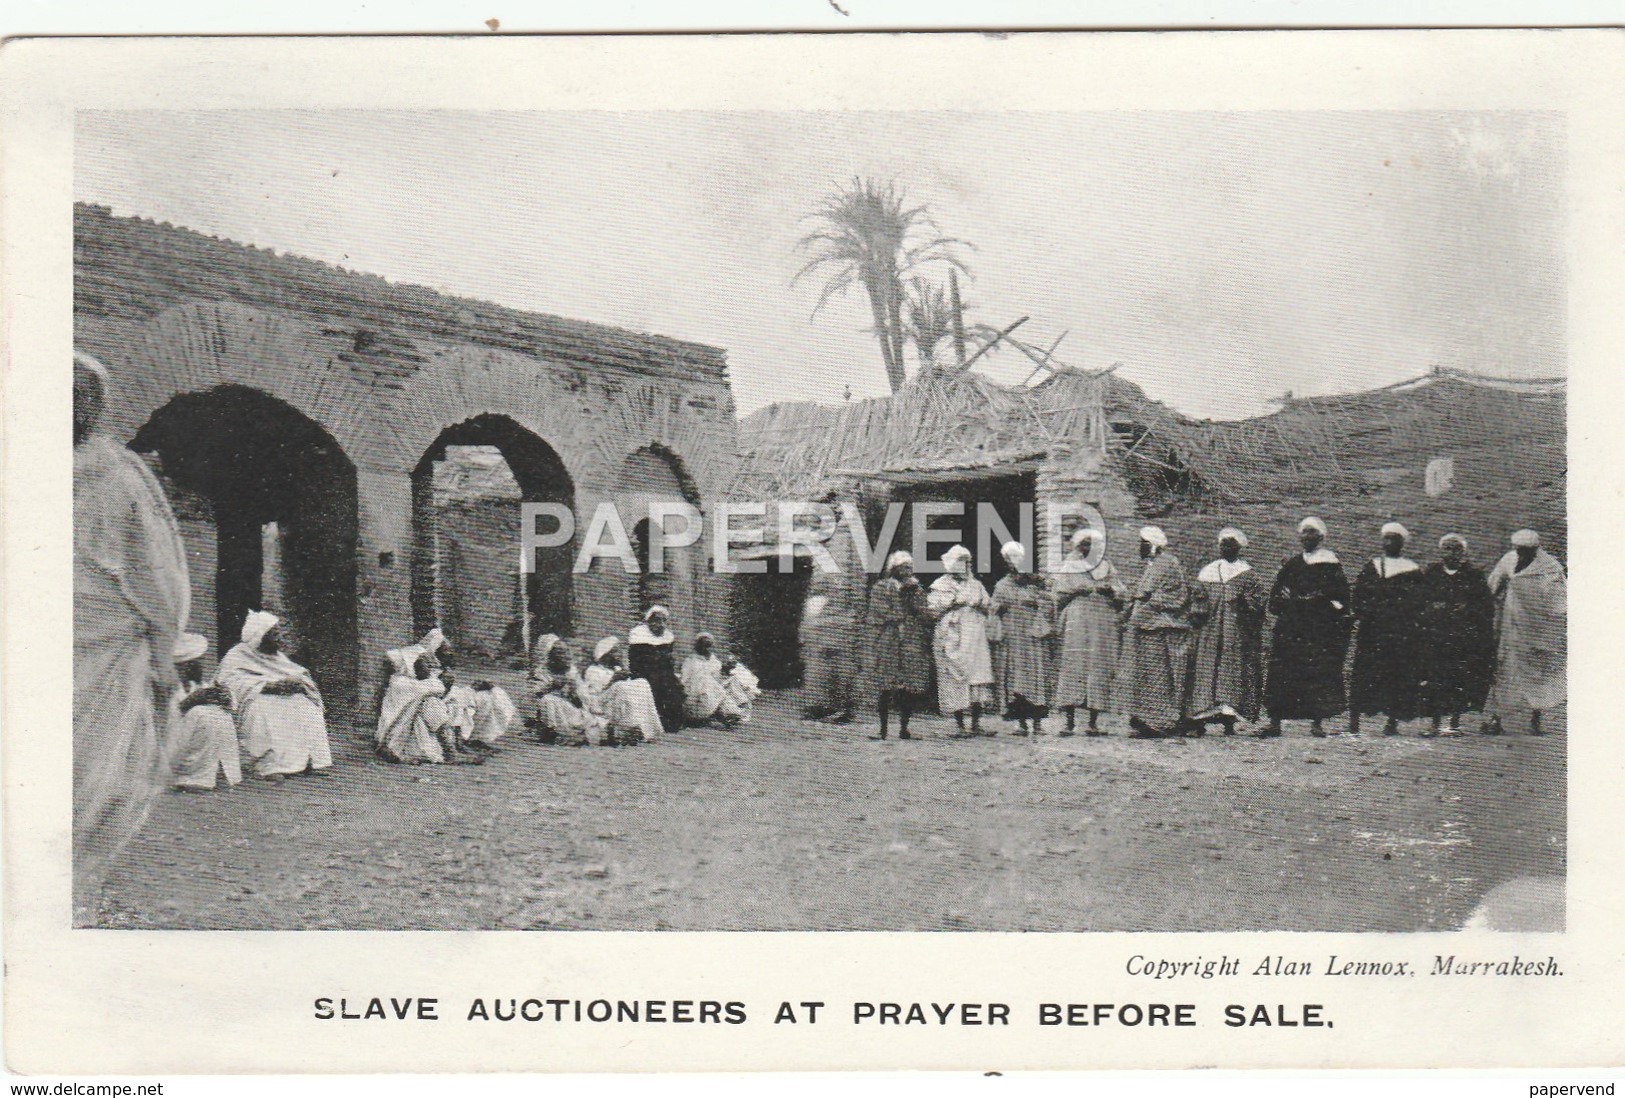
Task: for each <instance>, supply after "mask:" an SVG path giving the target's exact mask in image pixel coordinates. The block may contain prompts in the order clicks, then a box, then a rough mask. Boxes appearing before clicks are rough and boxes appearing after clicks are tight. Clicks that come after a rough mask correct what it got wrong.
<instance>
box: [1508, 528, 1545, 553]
mask: <svg viewBox="0 0 1625 1098" xmlns="http://www.w3.org/2000/svg"><path fill="white" fill-rule="evenodd" d="M1512 544H1513V545H1516V546H1518V547H1519V548H1520V549H1538V548H1540V535H1539V534H1537V533H1535V532H1534V531H1533V530H1519V531H1517V532H1516V533H1514V534H1513V535H1512Z"/></svg>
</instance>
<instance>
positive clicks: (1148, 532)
mask: <svg viewBox="0 0 1625 1098" xmlns="http://www.w3.org/2000/svg"><path fill="white" fill-rule="evenodd" d="M1140 540H1141V541H1147V542H1150V543H1151V544H1152V545H1155V546H1156V547H1157V548H1158V549H1166V548H1168V535H1167V534H1165V533H1163V532H1162V527H1160V526H1142V527H1140Z"/></svg>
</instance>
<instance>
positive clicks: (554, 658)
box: [531, 606, 761, 747]
mask: <svg viewBox="0 0 1625 1098" xmlns="http://www.w3.org/2000/svg"><path fill="white" fill-rule="evenodd" d="M621 647H622V645H621V640H620V638H619V637H613V636H610V637H605V638H603V639H602V640H600V641H599V642H598V643H597V644H596V645H594V646H593V649H592V654H591V658H590V659H585V658H583V659H581V660H579V661H578V657H577V654H576V652H575V651H574V649H573V646H572V645H571V644H570V642H568V641H566V640H563V639H561V638H559V637H558V636H556V635H554V634H551V633H550V634H547V635H546V636H543V637H541V638H540V639H539V640H538V641H537V642H536V646H535V651H534V662H533V665H532V672H531V681H532V685H533V689H534V691H535V693H536V697H537V714H536V715H537V724H538V731H539V733H540V736H541V738H542V739H543V740H545V741H546V742H549V743H557V744H561V745H565V746H585V745H587V744H590V743H593V742H595V741H596V742H597V743H599V744H602V745H605V746H611V747H616V746H631V745H633V744H637V743H641V742H645V741H650V740H654V739H656V738H658V737H659V736H660V735H662V734H663V733H665V732H667V731H675V730H676V729H678V728H681V727H682V726H683V725H685V724H688V725H703V724H708V723H715V724H718V725H721V726H723V727H733V726H735V725H740V724H744V723H746V722H747V721H749V720H750V712H751V704H752V702H754V701H755V699H756V697H757V695H758V694H760V693H761V690H760V689H759V686H758V683H757V680H756V676H755V675H754V674H752V673H751V671H750V669H749V668H747V667H746V666H745V665H744V664H742V663H740V662H739V661H738V660H737V659H735V658H733V656H732V655H731V654H730V653H727V652H718V651H717V648H716V641H715V638H713V637H712V636H711V634H709V633H700V634H699V635H697V636H696V637H695V638H694V642H693V645H692V649H691V652H690V654H689V656H688V657H687V658H686V659H685V660H684V661H683V664H682V668H681V670H680V671H679V670H678V668H677V666H676V657H675V654H674V649H675V648H676V633H675V632H674V631H673V629H672V624H671V614H670V612H669V611H668V610H667V609H666V608H665V607H663V606H653V607H650V608H649V610H648V612H646V613H645V614H644V616H643V620H642V621H641V622H639V623H637V624H636V625H634V626H633V627H632V630H631V632H629V633H628V634H627V641H626V658H625V660H624V661H623V660H622V657H621ZM581 655H582V657H585V653H582V654H581ZM582 662H584V663H585V666H586V669H585V670H582V669H581V668H580V666H579V663H582Z"/></svg>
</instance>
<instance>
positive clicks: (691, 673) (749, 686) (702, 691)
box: [682, 633, 760, 728]
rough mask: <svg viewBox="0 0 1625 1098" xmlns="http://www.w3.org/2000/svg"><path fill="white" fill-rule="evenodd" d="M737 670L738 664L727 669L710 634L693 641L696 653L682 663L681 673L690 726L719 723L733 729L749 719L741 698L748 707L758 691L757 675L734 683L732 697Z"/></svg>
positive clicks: (684, 707) (685, 712) (750, 675)
mask: <svg viewBox="0 0 1625 1098" xmlns="http://www.w3.org/2000/svg"><path fill="white" fill-rule="evenodd" d="M738 669H739V668H738V666H737V665H735V666H734V667H732V668H731V669H729V670H727V671H725V670H724V668H723V662H722V660H721V658H719V657H718V656H717V653H716V640H715V638H713V637H712V636H711V634H710V633H701V634H700V635H699V636H697V637H695V638H694V651H693V652H692V653H690V655H689V657H688V658H687V659H686V660H684V661H683V673H682V684H683V716H684V717H686V718H687V719H688V722H689V723H690V724H705V723H706V722H707V721H716V722H717V723H718V724H720V725H722V726H723V727H724V728H731V727H732V726H734V725H736V724H739V723H741V721H742V719H744V718H747V717H748V716H749V710H748V709H741V708H740V705H739V699H744V700H745V701H746V703H747V705H748V703H749V700H751V699H754V698H755V696H756V695H755V694H753V693H751V691H752V690H754V689H755V679H756V676H755V675H752V674H751V673H750V672H749V671H748V670H747V671H745V673H744V675H743V676H739V677H738V678H737V680H736V681H735V685H734V686H733V688H732V690H733V692H732V693H731V694H730V689H729V686H728V678H729V674H730V671H733V672H737V671H738ZM757 692H758V693H759V692H760V691H757Z"/></svg>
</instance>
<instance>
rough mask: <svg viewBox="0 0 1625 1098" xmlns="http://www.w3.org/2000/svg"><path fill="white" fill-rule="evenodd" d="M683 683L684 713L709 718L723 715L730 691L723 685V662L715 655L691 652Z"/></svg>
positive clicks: (682, 677)
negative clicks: (723, 708)
mask: <svg viewBox="0 0 1625 1098" xmlns="http://www.w3.org/2000/svg"><path fill="white" fill-rule="evenodd" d="M678 678H679V680H680V681H681V682H682V684H683V716H685V717H687V718H688V719H689V720H691V721H696V722H698V721H708V720H710V719H711V718H712V717H720V716H723V714H722V712H721V710H722V707H723V706H724V705H726V704H727V702H728V692H727V691H726V690H724V689H723V688H722V661H721V660H719V659H717V658H716V657H715V656H700V655H691V656H689V657H688V659H686V660H684V661H683V670H682V673H681V674H680V675H679V676H678Z"/></svg>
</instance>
